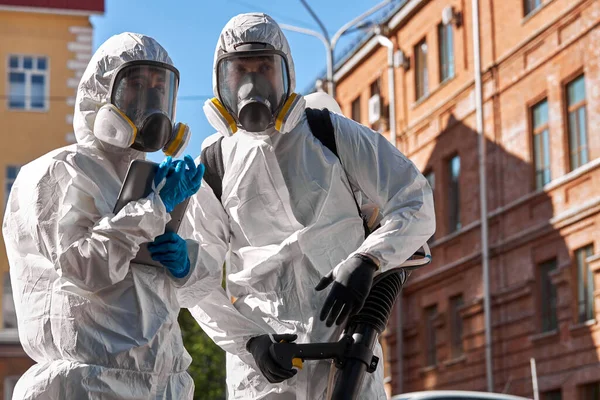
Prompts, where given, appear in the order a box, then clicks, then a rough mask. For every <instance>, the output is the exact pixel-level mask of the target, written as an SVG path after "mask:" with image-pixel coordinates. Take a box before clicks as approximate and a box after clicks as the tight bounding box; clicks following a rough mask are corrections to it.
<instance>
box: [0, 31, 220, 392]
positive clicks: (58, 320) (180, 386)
mask: <svg viewBox="0 0 600 400" xmlns="http://www.w3.org/2000/svg"><path fill="white" fill-rule="evenodd" d="M178 74H179V73H178V72H177V70H176V69H175V68H174V67H173V65H172V62H171V59H170V58H169V56H168V54H167V52H166V51H165V50H164V49H163V48H162V47H161V46H160V45H159V44H158V43H157V42H156V41H155V40H154V39H152V38H150V37H147V36H143V35H139V34H133V33H124V34H120V35H117V36H113V37H112V38H110V39H108V40H107V41H106V42H105V43H104V44H103V45H102V46H100V48H99V49H98V50H97V52H96V53H95V55H94V56H93V58H92V59H91V61H90V63H89V65H88V67H87V69H86V70H85V72H84V74H83V77H82V79H81V82H80V84H79V88H78V92H77V98H76V104H75V115H74V128H75V135H76V138H77V143H76V144H74V145H70V146H67V147H63V148H60V149H57V150H55V151H52V152H50V153H48V154H46V155H44V156H42V157H40V158H38V159H36V160H34V161H32V162H31V163H29V164H27V165H25V166H24V167H23V168H22V169H21V171H20V173H19V175H18V177H17V179H16V182H15V184H14V186H13V189H12V192H11V195H10V198H9V201H8V208H7V211H6V214H5V219H4V224H3V234H4V240H5V242H6V247H7V253H8V258H9V263H10V275H11V281H12V285H13V291H14V296H15V306H16V311H17V318H18V328H19V337H20V340H21V343H22V344H23V347H24V349H25V351H26V352H27V354H28V355H29V356H30V357H31V358H32V359H33V360H35V361H36V363H37V364H35V365H33V366H32V367H31V368H30V369H29V370H28V371H27V372H26V373H25V374H24V375H23V376H22V377H21V378H20V379H19V382H18V383H17V385H16V388H15V391H14V396H13V399H55V400H64V399H76V400H80V399H191V398H192V397H193V391H194V384H193V381H192V379H191V377H190V376H189V375H188V373H187V372H186V370H187V368H188V366H189V365H190V363H191V357H190V356H189V354H188V353H187V351H186V350H185V348H184V346H183V342H182V337H181V331H180V328H179V325H178V323H177V316H178V313H179V311H180V308H181V307H189V306H192V305H194V304H196V303H197V302H198V299H199V298H201V297H202V296H203V295H206V294H207V293H208V292H209V290H210V289H212V288H213V287H214V286H215V285H219V284H220V274H221V272H220V270H219V269H216V270H214V271H212V272H211V271H210V270H209V269H207V268H206V266H207V265H210V264H209V263H207V262H204V261H203V260H202V257H203V251H202V249H201V248H200V246H199V245H198V241H196V240H191V239H188V240H184V239H182V238H181V237H179V236H178V235H177V234H174V233H170V234H169V233H164V232H165V225H166V223H167V222H168V221H169V220H170V216H169V214H168V212H170V211H171V210H172V209H173V207H175V206H176V205H177V204H179V203H180V202H181V201H183V200H184V199H186V198H188V197H189V196H191V195H192V194H193V193H195V192H196V191H197V190H198V188H199V186H200V182H201V179H202V174H203V171H204V170H203V166H198V167H196V165H195V164H194V160H193V159H192V158H191V157H189V156H187V157H186V159H185V161H183V160H176V161H173V160H172V159H171V158H170V157H167V159H166V160H165V161H164V162H163V163H162V164H161V165H160V166H159V168H158V172H157V173H156V176H155V178H154V187H153V192H152V193H151V194H150V195H149V196H148V197H147V198H143V199H140V200H137V201H131V202H129V203H128V204H127V205H125V206H124V207H123V208H122V209H121V210H120V211H118V212H117V213H116V214H113V208H114V206H115V203H116V200H117V196H118V194H119V190H120V188H121V185H122V183H123V180H124V178H125V175H126V172H127V169H128V167H129V164H130V162H131V161H132V160H135V159H144V158H145V153H146V152H151V151H156V150H160V149H163V150H164V152H165V153H166V154H171V155H173V156H177V155H178V154H180V153H181V150H183V147H184V146H185V143H186V139H187V138H186V136H187V135H189V130H188V129H187V128H186V127H185V126H184V125H182V124H177V125H175V126H173V123H172V122H171V119H172V118H173V117H174V111H175V96H176V93H177V86H178V80H179V76H178ZM183 225H184V226H182V229H184V230H185V229H187V230H188V231H191V227H187V228H186V227H185V221H184V223H183ZM145 242H151V243H150V244H149V245H148V248H149V250H150V253H151V255H152V257H153V258H154V259H155V260H158V261H160V262H161V263H162V265H163V266H164V268H159V267H156V266H148V265H141V264H136V263H132V262H131V261H132V260H133V259H134V257H135V256H136V254H137V252H138V250H139V248H140V245H141V244H142V243H145Z"/></svg>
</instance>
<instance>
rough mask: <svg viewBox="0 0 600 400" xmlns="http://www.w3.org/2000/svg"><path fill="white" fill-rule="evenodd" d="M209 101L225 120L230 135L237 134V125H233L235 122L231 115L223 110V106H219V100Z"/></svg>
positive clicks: (214, 98)
mask: <svg viewBox="0 0 600 400" xmlns="http://www.w3.org/2000/svg"><path fill="white" fill-rule="evenodd" d="M210 101H211V102H212V103H213V104H214V105H215V107H217V110H219V113H220V114H221V115H222V116H223V118H225V121H227V125H229V129H230V130H231V134H234V133H236V132H237V124H236V123H235V120H234V119H233V117H232V116H231V114H229V112H228V111H227V110H226V109H225V107H224V106H223V104H221V102H220V101H219V99H217V98H216V97H213V98H212V99H211V100H210Z"/></svg>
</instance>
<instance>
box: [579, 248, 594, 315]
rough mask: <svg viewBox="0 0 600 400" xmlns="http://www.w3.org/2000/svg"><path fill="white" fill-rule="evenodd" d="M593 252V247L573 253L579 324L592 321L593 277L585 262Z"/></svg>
mask: <svg viewBox="0 0 600 400" xmlns="http://www.w3.org/2000/svg"><path fill="white" fill-rule="evenodd" d="M593 252H594V248H593V245H589V246H586V247H583V248H580V249H578V250H576V251H575V261H576V263H577V297H578V305H579V306H578V309H579V322H585V321H587V320H590V319H594V317H595V310H594V280H593V278H594V276H593V274H592V271H591V270H590V268H589V265H588V263H587V261H586V259H587V258H588V257H590V256H591V255H592V254H593Z"/></svg>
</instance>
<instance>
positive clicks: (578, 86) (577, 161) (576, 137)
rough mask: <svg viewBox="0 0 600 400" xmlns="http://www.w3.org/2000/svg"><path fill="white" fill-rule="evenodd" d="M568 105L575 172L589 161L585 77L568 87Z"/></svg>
mask: <svg viewBox="0 0 600 400" xmlns="http://www.w3.org/2000/svg"><path fill="white" fill-rule="evenodd" d="M567 105H568V129H569V155H570V165H571V170H573V169H575V168H578V167H580V166H582V165H584V164H586V163H587V162H588V161H589V155H588V148H587V146H588V140H587V115H586V103H585V77H584V75H581V76H580V77H578V78H577V79H575V80H574V81H572V82H571V83H569V84H568V85H567Z"/></svg>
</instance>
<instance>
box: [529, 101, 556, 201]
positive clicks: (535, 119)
mask: <svg viewBox="0 0 600 400" xmlns="http://www.w3.org/2000/svg"><path fill="white" fill-rule="evenodd" d="M531 119H532V127H533V162H534V165H535V187H536V189H541V188H543V187H544V185H546V184H547V183H548V182H550V180H551V179H552V177H551V173H550V133H549V130H548V100H543V101H541V102H539V103H538V104H536V105H535V106H533V107H532V109H531Z"/></svg>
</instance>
